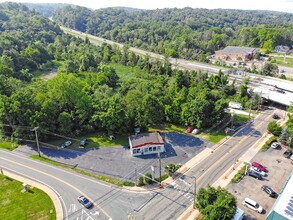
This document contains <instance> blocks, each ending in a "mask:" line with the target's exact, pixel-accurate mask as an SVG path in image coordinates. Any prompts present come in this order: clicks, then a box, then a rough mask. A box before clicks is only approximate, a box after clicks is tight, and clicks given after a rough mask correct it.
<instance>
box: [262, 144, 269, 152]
mask: <svg viewBox="0 0 293 220" xmlns="http://www.w3.org/2000/svg"><path fill="white" fill-rule="evenodd" d="M269 148H270V145H268V144H264V145H263V146H262V147H261V148H260V151H262V152H263V151H266V150H267V149H269Z"/></svg>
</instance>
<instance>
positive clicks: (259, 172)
mask: <svg viewBox="0 0 293 220" xmlns="http://www.w3.org/2000/svg"><path fill="white" fill-rule="evenodd" d="M249 169H250V170H252V171H254V172H257V173H258V174H260V175H261V176H267V173H266V172H265V171H262V170H260V169H257V168H256V167H253V166H252V167H250V168H249Z"/></svg>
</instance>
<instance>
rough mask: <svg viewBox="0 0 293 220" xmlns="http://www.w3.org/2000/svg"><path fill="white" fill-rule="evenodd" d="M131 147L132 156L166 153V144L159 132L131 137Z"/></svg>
mask: <svg viewBox="0 0 293 220" xmlns="http://www.w3.org/2000/svg"><path fill="white" fill-rule="evenodd" d="M129 146H130V153H131V155H132V156H139V155H144V154H156V153H162V152H165V142H164V140H163V138H162V136H161V135H160V133H159V132H152V133H144V134H137V135H131V136H130V137H129Z"/></svg>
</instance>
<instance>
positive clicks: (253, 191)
mask: <svg viewBox="0 0 293 220" xmlns="http://www.w3.org/2000/svg"><path fill="white" fill-rule="evenodd" d="M285 150H286V149H285V148H282V149H280V148H279V149H271V148H269V149H268V150H267V151H266V152H258V153H257V154H256V156H255V157H254V158H253V160H252V161H250V162H254V161H256V162H258V163H260V164H262V165H263V166H265V167H266V168H267V169H268V173H267V174H268V175H267V176H266V177H264V178H263V179H262V180H258V179H255V178H253V177H251V176H245V177H244V178H243V179H242V180H241V181H240V182H239V183H230V184H229V185H228V186H227V189H228V190H229V191H230V192H231V193H232V194H233V195H235V196H236V198H237V206H238V207H239V208H241V209H242V210H243V211H244V212H245V218H244V219H245V220H256V219H257V220H258V219H260V220H261V219H266V216H267V215H268V214H269V212H270V210H271V208H272V206H273V205H274V203H275V201H276V199H275V198H271V197H269V195H268V194H267V193H265V192H264V191H262V190H261V186H262V185H268V186H270V187H271V188H272V189H273V190H274V191H275V192H276V193H277V194H279V193H280V191H281V189H282V188H283V186H284V184H285V182H286V180H287V178H288V177H289V176H290V174H291V172H292V169H293V163H292V160H290V159H287V158H285V157H283V153H284V151H285ZM246 197H248V198H250V199H252V200H254V201H256V202H257V203H259V204H260V205H261V206H262V207H263V209H264V211H263V213H262V214H259V213H257V212H255V211H253V210H252V209H249V208H247V207H244V206H243V204H242V202H243V200H244V199H245V198H246Z"/></svg>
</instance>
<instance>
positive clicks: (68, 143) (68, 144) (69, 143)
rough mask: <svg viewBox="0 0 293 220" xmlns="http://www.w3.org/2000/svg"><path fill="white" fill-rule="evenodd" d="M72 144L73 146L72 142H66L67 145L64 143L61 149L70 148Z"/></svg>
mask: <svg viewBox="0 0 293 220" xmlns="http://www.w3.org/2000/svg"><path fill="white" fill-rule="evenodd" d="M71 144H72V142H71V141H66V142H65V143H63V144H62V145H61V148H65V147H69V146H70V145H71Z"/></svg>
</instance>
